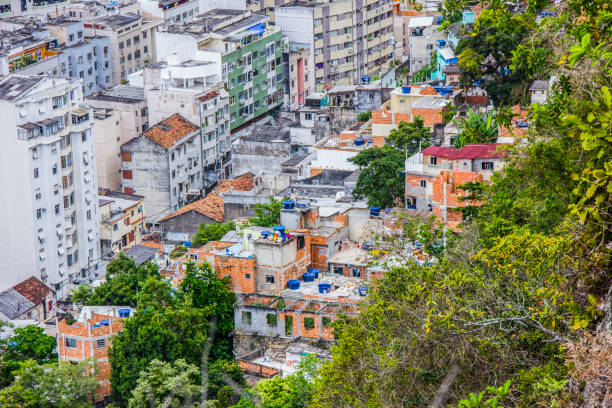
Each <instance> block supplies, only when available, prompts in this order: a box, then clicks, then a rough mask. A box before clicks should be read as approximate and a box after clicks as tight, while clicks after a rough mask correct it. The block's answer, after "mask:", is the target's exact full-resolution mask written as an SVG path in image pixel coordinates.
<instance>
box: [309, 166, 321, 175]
mask: <svg viewBox="0 0 612 408" xmlns="http://www.w3.org/2000/svg"><path fill="white" fill-rule="evenodd" d="M321 173H323V169H317V168H312V167H311V168H310V177H313V176H316V175H317V174H321Z"/></svg>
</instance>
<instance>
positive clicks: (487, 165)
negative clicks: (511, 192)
mask: <svg viewBox="0 0 612 408" xmlns="http://www.w3.org/2000/svg"><path fill="white" fill-rule="evenodd" d="M482 169H483V170H493V162H482Z"/></svg>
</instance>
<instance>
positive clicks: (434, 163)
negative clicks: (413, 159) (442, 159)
mask: <svg viewBox="0 0 612 408" xmlns="http://www.w3.org/2000/svg"><path fill="white" fill-rule="evenodd" d="M429 164H431V165H432V166H437V165H438V158H437V157H435V156H431V157H430V158H429Z"/></svg>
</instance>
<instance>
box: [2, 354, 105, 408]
mask: <svg viewBox="0 0 612 408" xmlns="http://www.w3.org/2000/svg"><path fill="white" fill-rule="evenodd" d="M92 370H93V371H92ZM94 373H95V366H94V365H93V363H92V362H91V361H87V360H86V361H84V362H81V363H78V364H71V363H68V362H62V363H60V365H59V366H58V365H57V364H49V365H40V364H38V362H36V361H35V360H25V361H24V362H22V363H21V365H20V368H19V370H17V372H16V373H15V381H14V382H13V383H12V384H11V385H10V386H9V387H6V388H4V389H2V390H0V405H1V406H2V407H7V408H23V407H30V408H90V407H93V404H92V402H91V401H92V397H93V395H94V392H95V390H96V388H97V386H98V380H97V379H96V378H95V375H94Z"/></svg>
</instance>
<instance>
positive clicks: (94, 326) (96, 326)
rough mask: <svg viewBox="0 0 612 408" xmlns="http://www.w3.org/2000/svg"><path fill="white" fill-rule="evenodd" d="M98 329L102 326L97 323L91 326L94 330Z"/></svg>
mask: <svg viewBox="0 0 612 408" xmlns="http://www.w3.org/2000/svg"><path fill="white" fill-rule="evenodd" d="M98 327H100V325H99V324H98V323H96V324H94V325H93V326H91V328H92V329H97V328H98Z"/></svg>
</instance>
